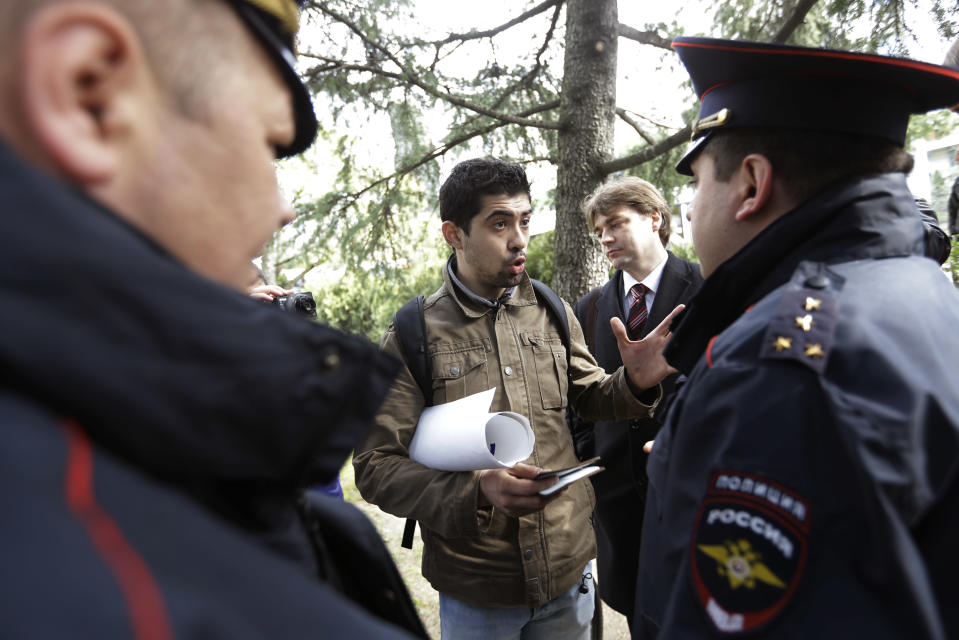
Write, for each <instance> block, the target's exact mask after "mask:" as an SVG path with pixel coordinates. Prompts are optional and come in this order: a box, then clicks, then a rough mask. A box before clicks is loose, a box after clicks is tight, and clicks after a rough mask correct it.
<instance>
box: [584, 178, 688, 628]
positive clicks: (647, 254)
mask: <svg viewBox="0 0 959 640" xmlns="http://www.w3.org/2000/svg"><path fill="white" fill-rule="evenodd" d="M584 212H585V214H586V222H587V225H588V226H589V228H590V229H592V230H593V231H594V232H595V233H596V236H597V237H598V238H599V241H600V242H601V243H602V245H603V250H604V251H605V252H606V255H607V256H608V257H609V259H610V262H612V264H613V266H614V267H615V268H616V273H614V274H613V277H611V278H610V279H609V282H607V283H606V284H604V285H602V286H601V287H597V288H595V289H593V290H592V291H590V292H589V293H588V294H586V295H585V296H583V298H582V299H580V301H579V302H578V303H577V304H576V308H575V311H576V317H577V318H578V319H579V322H580V324H581V325H582V326H583V332H584V334H585V335H586V342H587V344H588V345H589V348H590V351H592V353H593V355H594V356H595V357H596V360H597V362H598V363H599V365H600V366H601V367H603V368H604V369H606V371H607V372H609V371H615V370H616V369H617V368H618V367H619V366H621V364H622V363H621V362H620V357H619V351H618V349H617V347H616V338H615V337H614V336H613V332H612V330H611V329H610V324H609V321H610V319H611V318H613V317H617V318H620V319H621V320H622V321H623V322H624V323H625V324H626V325H627V330H628V331H629V332H630V338H632V339H634V340H635V339H638V338H641V337H643V336H645V335H646V333H647V332H648V331H649V330H651V329H652V328H654V327H656V326H657V325H658V324H659V323H660V322H661V321H662V320H663V318H665V317H666V316H667V315H668V314H669V312H670V311H672V310H673V308H675V307H676V305H678V304H683V303H685V302H686V301H687V300H689V298H690V297H692V295H693V294H694V293H695V292H696V291H697V290H698V289H699V285H700V284H701V283H702V276H701V275H700V273H699V265H696V264H694V263H691V262H687V261H685V260H682V259H681V258H677V257H676V256H675V255H673V254H672V253H671V252H670V251H668V250H667V249H666V243H667V242H668V241H669V235H670V216H669V213H670V212H669V206H668V205H667V204H666V201H665V199H664V198H663V196H662V194H660V193H659V191H658V190H657V189H656V187H654V186H653V185H651V184H650V183H648V182H646V181H645V180H641V179H640V178H633V177H627V178H621V179H617V180H613V181H611V182H608V183H606V184H604V185H602V186H601V187H599V189H597V190H596V191H595V192H594V193H593V194H592V195H591V196H590V197H589V198H588V199H587V200H586V202H585V204H584ZM638 287H642V289H641V290H642V295H641V296H639V295H637V294H636V293H635V292H636V291H637V290H638V289H637V288H638ZM675 382H676V375H675V374H674V375H672V376H669V377H668V378H666V379H665V380H663V383H662V384H663V397H664V398H666V397H668V395H669V394H670V393H671V392H672V390H673V389H674V387H675ZM659 426H660V425H659V422H658V421H657V420H656V419H655V418H642V419H634V420H628V421H624V422H597V423H584V422H581V421H578V420H575V419H574V427H573V429H574V433H575V434H576V440H577V447H578V449H579V454H580V456H581V457H586V456H593V455H598V456H601V457H602V459H603V465H604V466H605V467H606V471H605V472H604V473H600V474H598V475H596V476H593V478H592V482H593V488H594V489H595V491H596V500H597V503H596V517H595V529H596V540H597V543H598V549H599V550H598V557H597V560H598V569H599V593H600V596H601V597H602V599H603V600H604V601H605V602H606V604H608V605H609V606H611V607H612V608H613V609H616V610H617V611H619V612H620V613H622V614H623V615H625V616H626V617H627V618H628V619H629V618H631V617H632V612H633V601H634V600H635V592H636V565H637V561H638V559H639V542H640V532H641V531H642V524H643V510H644V506H645V499H646V453H645V452H644V451H643V444H644V443H645V442H647V441H648V440H652V439H653V438H655V436H656V432H657V431H658V429H659Z"/></svg>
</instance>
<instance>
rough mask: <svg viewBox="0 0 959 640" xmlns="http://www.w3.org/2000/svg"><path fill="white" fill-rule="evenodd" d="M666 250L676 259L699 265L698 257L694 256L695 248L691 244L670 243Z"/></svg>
mask: <svg viewBox="0 0 959 640" xmlns="http://www.w3.org/2000/svg"><path fill="white" fill-rule="evenodd" d="M668 249H669V250H670V251H672V252H673V253H674V254H676V257H677V258H682V259H683V260H688V261H689V262H695V263H697V264H698V263H699V256H698V255H697V254H696V247H694V246H693V243H692V242H684V243H679V242H673V243H670V245H669V247H668Z"/></svg>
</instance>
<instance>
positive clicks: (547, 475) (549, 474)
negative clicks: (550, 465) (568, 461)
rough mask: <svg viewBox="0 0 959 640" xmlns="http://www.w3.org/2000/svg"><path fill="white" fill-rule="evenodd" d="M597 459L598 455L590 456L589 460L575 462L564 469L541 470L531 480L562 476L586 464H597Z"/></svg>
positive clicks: (586, 465)
mask: <svg viewBox="0 0 959 640" xmlns="http://www.w3.org/2000/svg"><path fill="white" fill-rule="evenodd" d="M599 459H600V458H599V456H596V457H595V458H590V459H589V460H583V461H582V462H580V463H579V464H575V465H573V466H572V467H566V468H565V469H557V470H556V471H543V472H542V473H539V474H537V475H536V476H535V477H534V478H533V480H545V479H546V478H552V477H554V476H559V477H561V478H562V477H563V476H565V475H568V474H570V473H573V472H574V471H578V470H580V469H582V468H583V467H588V466H591V465H594V464H597V463H598V462H599Z"/></svg>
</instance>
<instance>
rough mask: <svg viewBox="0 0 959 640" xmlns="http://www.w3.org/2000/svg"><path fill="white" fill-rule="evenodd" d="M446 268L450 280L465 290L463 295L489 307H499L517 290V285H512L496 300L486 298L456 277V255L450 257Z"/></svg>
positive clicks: (461, 289)
mask: <svg viewBox="0 0 959 640" xmlns="http://www.w3.org/2000/svg"><path fill="white" fill-rule="evenodd" d="M446 270H447V272H448V273H449V275H450V280H451V281H452V282H453V284H454V285H456V288H458V289H459V290H460V291H462V292H463V295H465V296H466V297H467V298H469V299H470V300H472V301H473V302H475V303H477V304H481V305H483V306H485V307H489V308H490V309H498V308H499V307H500V306H501V305H503V304H505V303H506V302H507V301H508V300H509V299H510V298H512V297H513V294H514V293H515V292H516V287H510V288H509V289H507V290H506V291H504V292H503V295H501V296H500V297H499V298H497V299H496V300H490V299H489V298H484V297H483V296H481V295H477V294H475V293H473V292H472V291H470V290H469V288H468V287H467V286H466V285H465V284H463V283H462V282H461V281H460V279H459V278H457V277H456V256H450V259H449V260H448V261H447V263H446Z"/></svg>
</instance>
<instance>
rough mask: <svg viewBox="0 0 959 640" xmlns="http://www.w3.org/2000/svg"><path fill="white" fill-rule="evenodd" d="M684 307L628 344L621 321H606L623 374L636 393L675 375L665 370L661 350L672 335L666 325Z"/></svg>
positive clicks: (672, 312) (666, 367) (628, 340)
mask: <svg viewBox="0 0 959 640" xmlns="http://www.w3.org/2000/svg"><path fill="white" fill-rule="evenodd" d="M685 307H686V305H682V304H681V305H678V306H677V307H676V308H675V309H673V310H672V311H671V312H670V314H669V315H668V316H666V318H665V319H664V320H663V321H662V322H660V323H659V326H658V327H656V328H655V329H653V330H652V331H650V332H649V333H648V334H647V335H646V337H645V338H643V339H642V340H635V341H633V340H630V339H629V334H627V333H626V327H625V325H623V321H622V320H620V319H619V318H616V317H613V318H610V319H609V326H610V327H611V328H612V330H613V335H614V336H616V343H617V344H618V346H619V355H620V356H621V357H622V359H623V366H625V367H626V373H627V375H629V379H630V380H631V381H632V383H633V385H634V386H635V387H636V388H637V389H649V388H651V387H655V386H656V385H657V384H658V383H659V382H661V381H662V379H663V378H665V377H666V376H668V375H669V374H671V373H676V369H674V368H672V367H671V366H669V363H668V362H666V359H665V358H664V357H663V349H664V348H665V347H666V343H667V342H669V339H670V338H671V337H672V335H673V334H672V333H671V332H670V331H669V325H670V323H672V321H673V318H675V317H676V314H678V313H679V312H680V311H682V310H683V309H684V308H685Z"/></svg>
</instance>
